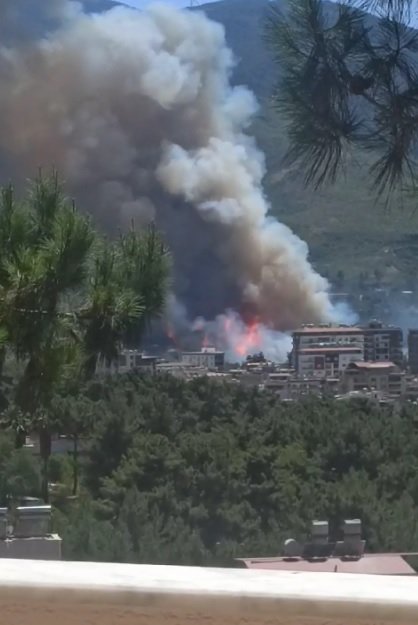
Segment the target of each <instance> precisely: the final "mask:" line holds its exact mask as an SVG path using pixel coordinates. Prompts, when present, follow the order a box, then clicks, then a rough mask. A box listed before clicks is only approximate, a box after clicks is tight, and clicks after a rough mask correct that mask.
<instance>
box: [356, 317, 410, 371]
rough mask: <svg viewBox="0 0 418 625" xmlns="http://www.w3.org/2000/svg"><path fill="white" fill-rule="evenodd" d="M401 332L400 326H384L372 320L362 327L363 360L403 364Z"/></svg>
mask: <svg viewBox="0 0 418 625" xmlns="http://www.w3.org/2000/svg"><path fill="white" fill-rule="evenodd" d="M402 348H403V333H402V330H401V328H398V327H395V326H385V325H383V324H382V323H380V322H379V321H372V322H371V323H369V325H368V326H366V327H365V328H364V360H366V361H369V362H385V361H390V362H393V363H395V365H398V366H399V367H400V366H402V364H403V351H402Z"/></svg>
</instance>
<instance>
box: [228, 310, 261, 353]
mask: <svg viewBox="0 0 418 625" xmlns="http://www.w3.org/2000/svg"><path fill="white" fill-rule="evenodd" d="M224 332H225V334H226V335H227V336H229V337H231V336H233V337H234V346H233V349H234V351H235V352H236V354H237V355H238V356H240V357H241V358H243V357H244V356H247V355H248V354H251V353H252V352H254V351H256V350H257V349H259V348H260V346H261V343H262V339H261V335H260V325H259V322H258V320H257V319H254V320H252V321H250V322H249V323H248V324H246V325H244V324H243V325H242V326H241V324H240V323H238V322H236V321H235V320H234V319H233V318H231V317H227V318H226V319H225V321H224Z"/></svg>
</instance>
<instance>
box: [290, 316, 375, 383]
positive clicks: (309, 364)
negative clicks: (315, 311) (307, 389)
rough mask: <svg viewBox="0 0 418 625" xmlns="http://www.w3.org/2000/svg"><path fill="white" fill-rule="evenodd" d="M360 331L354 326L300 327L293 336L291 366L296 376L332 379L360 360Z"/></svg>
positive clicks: (361, 347)
mask: <svg viewBox="0 0 418 625" xmlns="http://www.w3.org/2000/svg"><path fill="white" fill-rule="evenodd" d="M364 344H365V339H364V330H363V329H362V328H360V327H357V326H331V325H320V326H311V325H309V326H304V327H303V328H301V329H299V330H297V331H295V332H294V333H293V351H292V360H293V366H294V368H295V370H296V372H297V374H298V375H299V376H318V377H332V376H335V375H339V374H341V373H342V372H343V371H344V370H345V369H346V368H347V366H348V365H349V364H350V362H358V361H361V360H364Z"/></svg>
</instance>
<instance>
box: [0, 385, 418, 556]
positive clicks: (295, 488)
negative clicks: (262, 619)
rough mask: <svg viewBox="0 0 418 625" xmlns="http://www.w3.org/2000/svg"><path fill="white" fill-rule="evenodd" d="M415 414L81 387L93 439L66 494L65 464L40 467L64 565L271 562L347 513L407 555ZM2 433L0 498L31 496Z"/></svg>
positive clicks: (31, 474)
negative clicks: (52, 486) (320, 524)
mask: <svg viewBox="0 0 418 625" xmlns="http://www.w3.org/2000/svg"><path fill="white" fill-rule="evenodd" d="M415 412H416V411H415V410H414V409H413V408H405V409H404V410H402V411H401V412H400V413H399V414H397V413H395V412H393V410H392V408H390V407H383V408H382V407H378V406H377V405H373V404H370V403H368V402H366V401H359V402H328V401H318V400H314V399H309V400H307V401H305V402H299V403H282V402H280V401H278V400H277V399H276V398H275V396H274V395H270V394H268V393H262V392H259V391H257V390H245V389H244V388H242V387H240V386H234V385H225V386H223V385H219V383H214V382H211V381H209V380H207V379H199V380H195V381H193V382H191V383H186V382H183V381H180V380H178V379H176V378H173V377H140V376H138V375H134V374H132V375H128V376H120V377H116V378H113V379H112V380H104V381H102V382H98V381H96V382H92V383H90V385H88V387H87V388H86V389H85V391H84V393H83V395H80V397H79V399H78V400H77V401H76V402H72V414H73V415H75V414H77V415H78V423H79V424H80V423H83V424H84V435H87V434H88V438H89V439H90V442H89V444H88V451H87V452H86V453H85V454H84V455H81V457H80V458H79V459H78V461H77V465H78V466H79V470H80V476H79V478H80V481H81V482H80V488H79V491H78V496H77V497H76V499H74V498H72V497H71V496H70V497H68V495H70V494H71V491H72V486H73V469H74V466H73V461H72V458H71V456H70V455H68V456H61V457H57V456H54V457H53V458H52V459H51V466H50V470H51V479H52V480H53V481H54V482H56V483H58V484H59V487H58V486H57V487H56V489H57V490H56V493H57V494H56V495H55V499H54V501H55V504H56V506H57V510H56V513H55V528H56V529H57V530H58V531H59V532H60V533H61V535H62V537H63V539H64V554H65V557H66V558H75V559H90V560H104V561H133V562H165V563H184V564H185V563H191V564H219V565H223V564H228V563H231V562H232V558H233V557H236V556H246V555H252V556H257V555H258V556H262V555H275V554H279V553H280V550H281V546H282V541H283V539H284V538H287V537H289V536H295V537H301V538H303V536H304V535H306V530H307V528H308V526H309V522H310V521H311V519H313V518H328V519H330V521H331V526H332V529H333V531H335V530H336V529H337V528H338V526H339V524H340V522H341V520H342V519H344V518H348V517H360V518H362V519H363V521H364V526H365V532H366V537H367V539H368V547H369V548H370V549H372V550H378V549H394V550H412V549H417V548H418V522H417V519H418V465H417V462H416V458H417V455H418V431H417V418H416V414H415ZM68 423H69V422H68V421H67V427H68ZM87 424H89V426H88V428H87V429H86V425H87ZM76 431H77V429H75V430H73V433H74V432H76ZM1 438H2V453H1V461H0V462H1V464H0V492H1V499H2V501H1V503H4V501H5V497H6V495H7V494H15V495H16V494H22V493H24V494H29V493H30V494H32V495H36V494H37V492H39V489H40V481H39V478H37V476H39V467H38V465H37V461H36V460H35V459H33V458H32V456H31V452H29V451H27V450H17V451H16V450H14V449H13V445H11V444H10V442H9V441H8V437H7V435H6V434H2V437H1Z"/></svg>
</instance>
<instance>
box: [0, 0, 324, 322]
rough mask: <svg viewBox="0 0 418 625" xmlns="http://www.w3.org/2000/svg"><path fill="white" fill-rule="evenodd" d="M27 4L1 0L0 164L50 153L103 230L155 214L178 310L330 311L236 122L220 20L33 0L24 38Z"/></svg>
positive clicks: (28, 168) (235, 91)
mask: <svg viewBox="0 0 418 625" xmlns="http://www.w3.org/2000/svg"><path fill="white" fill-rule="evenodd" d="M32 4H33V3H32ZM36 4H39V3H36ZM29 5H31V3H30V2H26V0H10V1H7V0H6V2H5V0H2V5H1V8H0V24H2V27H1V28H2V30H0V34H2V33H3V34H4V33H6V32H9V33H10V32H15V33H16V37H15V38H14V40H13V43H12V41H11V38H10V36H9V37H8V38H5V35H4V37H3V47H2V48H0V80H1V92H0V162H1V163H2V165H3V170H2V171H3V176H6V175H7V176H13V177H14V178H15V179H16V177H17V176H18V175H19V176H22V178H26V177H27V176H30V175H33V173H34V172H35V171H36V170H37V168H38V167H39V166H43V167H50V166H51V165H54V166H56V167H58V168H59V170H60V171H61V172H62V173H63V175H64V177H65V180H66V181H67V183H68V185H69V187H70V189H71V192H72V193H74V195H75V196H76V198H77V199H78V201H79V204H80V205H82V206H85V207H86V208H87V209H88V210H89V211H91V212H92V213H94V214H95V215H96V216H97V218H98V219H99V220H100V222H101V223H102V224H103V226H104V227H105V228H106V229H108V230H109V231H111V232H113V231H115V229H116V228H118V227H121V228H124V227H126V225H127V224H128V223H129V222H130V221H131V220H132V218H134V219H135V221H136V222H137V223H146V222H149V221H150V220H156V222H157V224H159V226H160V227H161V228H162V230H163V232H164V233H165V236H166V239H167V242H168V244H169V246H170V248H171V250H172V253H173V257H174V262H175V288H174V290H175V295H176V301H177V302H179V303H181V304H182V305H183V306H184V307H185V311H186V317H187V320H188V321H187V323H189V321H190V322H191V321H193V320H194V319H195V318H196V317H198V316H201V317H203V318H204V319H205V320H207V321H208V323H212V324H213V323H219V317H218V316H219V315H223V314H224V312H225V311H227V310H234V311H236V313H232V314H233V316H236V314H238V315H239V317H237V319H238V320H239V323H241V321H240V319H244V320H245V322H246V323H254V320H257V323H260V324H263V325H264V326H265V328H264V330H263V331H265V332H267V328H268V329H269V330H274V331H286V330H289V329H291V328H293V327H295V326H297V325H298V324H300V323H302V322H307V321H319V320H326V319H330V318H332V316H333V315H334V313H335V311H334V310H333V308H332V306H331V305H330V302H329V298H328V292H327V291H328V284H327V282H326V280H324V279H323V278H322V277H321V276H320V275H318V274H317V273H316V272H315V271H314V270H313V268H312V267H311V265H310V264H309V261H308V259H307V255H308V249H307V246H306V244H305V243H304V242H303V241H301V240H300V239H299V238H298V237H297V236H296V235H295V234H293V233H292V232H291V231H290V230H289V228H287V227H286V226H284V225H283V224H280V223H278V222H277V221H275V220H273V219H271V218H270V217H268V211H269V205H268V203H267V201H266V198H265V196H264V194H263V190H262V186H261V185H262V180H263V176H264V173H265V163H264V157H263V154H262V153H261V152H260V151H259V149H258V148H257V146H256V145H255V143H254V141H253V139H252V138H251V137H250V136H248V135H247V134H246V133H245V131H246V129H247V128H248V125H249V123H250V122H251V119H252V116H253V115H254V113H255V112H256V110H257V104H256V102H255V99H254V97H253V95H252V94H251V93H250V92H249V91H248V90H247V89H246V88H232V87H231V86H230V84H229V76H230V72H231V70H232V68H233V58H232V55H231V52H230V51H229V50H228V48H227V47H226V44H225V37H224V31H223V28H222V27H221V26H220V25H218V24H215V23H213V22H211V21H209V20H208V19H207V18H206V17H205V16H204V15H203V14H199V13H192V12H189V11H177V10H174V9H171V8H169V7H167V6H163V5H160V6H155V7H153V8H151V9H150V10H149V11H147V12H145V13H139V12H137V11H134V10H130V9H127V8H116V9H113V10H111V11H108V12H107V13H104V14H95V15H86V14H84V13H83V12H82V11H81V6H80V3H77V2H69V1H65V0H62V1H60V0H43V2H42V11H43V13H44V16H45V18H47V20H48V25H49V28H50V29H51V30H50V31H49V34H48V35H47V36H44V37H43V38H36V39H35V40H34V39H33V38H32V39H30V41H29V40H28V37H27V36H23V35H25V33H26V31H25V29H19V25H20V24H22V23H23V21H24V19H25V12H26V11H27V7H28V6H29ZM25 7H26V9H25ZM26 19H27V18H26ZM52 24H53V26H52ZM22 33H23V34H22ZM228 314H229V313H228ZM184 318H185V317H184ZM184 318H183V323H184ZM217 318H218V321H216V319H217ZM221 319H222V317H221ZM212 327H213V325H212Z"/></svg>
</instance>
